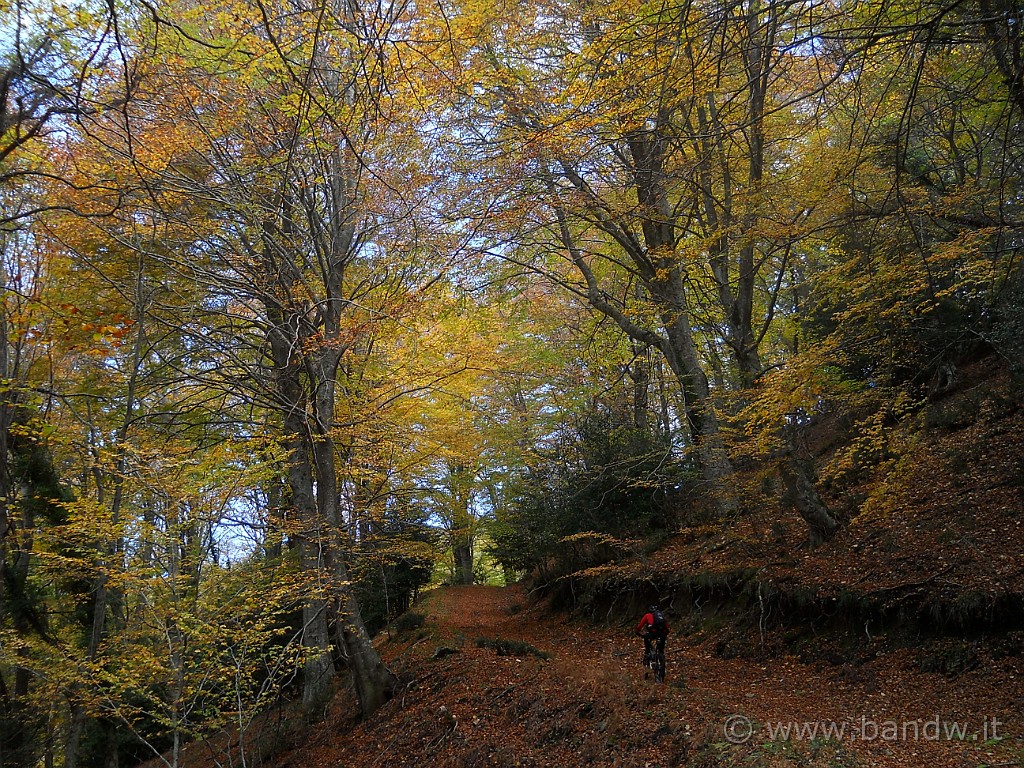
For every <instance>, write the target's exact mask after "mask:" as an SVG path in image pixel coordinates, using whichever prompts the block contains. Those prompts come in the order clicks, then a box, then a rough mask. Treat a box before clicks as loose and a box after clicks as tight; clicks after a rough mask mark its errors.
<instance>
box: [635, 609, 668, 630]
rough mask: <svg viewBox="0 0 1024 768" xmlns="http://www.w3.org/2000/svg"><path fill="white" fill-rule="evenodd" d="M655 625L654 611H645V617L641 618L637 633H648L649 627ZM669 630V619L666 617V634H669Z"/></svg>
mask: <svg viewBox="0 0 1024 768" xmlns="http://www.w3.org/2000/svg"><path fill="white" fill-rule="evenodd" d="M653 626H654V614H653V613H645V614H644V617H643V618H642V619H640V623H639V624H637V625H636V633H637V634H638V635H643V634H645V633H646V631H647V627H653ZM668 631H669V630H668V619H665V630H664V634H666V635H667V634H668Z"/></svg>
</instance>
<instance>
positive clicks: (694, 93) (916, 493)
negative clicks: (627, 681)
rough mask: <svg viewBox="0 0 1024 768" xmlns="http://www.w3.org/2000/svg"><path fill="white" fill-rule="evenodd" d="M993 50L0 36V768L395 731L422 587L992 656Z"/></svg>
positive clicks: (867, 0) (205, 34)
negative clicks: (653, 607)
mask: <svg viewBox="0 0 1024 768" xmlns="http://www.w3.org/2000/svg"><path fill="white" fill-rule="evenodd" d="M1022 32H1024V3H1022V2H1020V0H863V1H862V2H845V1H844V0H678V1H677V2H668V1H667V0H607V1H606V2H602V3H595V2H592V0H534V1H533V2H529V1H527V0H433V2H429V3H414V2H411V0H378V1H377V2H360V0H318V1H317V2H311V1H308V0H207V1H206V2H203V3H196V2H191V1H190V0H104V1H103V2H100V1H99V0H63V1H58V0H0V200H2V203H0V280H2V289H0V768H34V767H35V766H45V767H46V768H52V767H53V766H58V767H60V766H62V767H63V768H116V767H117V766H134V765H136V764H139V763H141V762H143V761H146V760H152V759H156V762H154V763H152V765H154V766H155V765H160V766H165V767H166V768H179V766H185V765H196V764H197V763H196V762H195V761H194V760H193V761H192V762H189V759H186V758H187V754H188V750H187V746H188V745H189V744H191V743H193V742H195V741H196V740H197V739H201V738H208V737H209V738H212V737H213V736H214V735H216V734H221V735H225V734H226V735H229V736H225V738H227V741H226V742H225V743H226V744H227V743H229V742H230V743H231V744H233V745H234V746H226V747H224V753H223V755H221V756H220V757H216V758H214V762H213V763H208V764H209V765H211V766H212V765H214V764H215V765H217V766H222V765H233V766H234V765H241V766H255V765H261V766H262V765H267V766H277V765H278V764H277V763H274V762H273V758H272V757H271V756H269V755H271V752H269V751H266V750H268V749H269V747H267V746H266V744H263V745H262V746H260V748H259V749H262V750H264V752H262V753H260V754H261V757H260V759H259V760H257V759H256V758H255V757H254V755H255V754H256V752H255V751H252V750H256V747H255V746H253V747H252V748H251V750H250V751H248V752H247V751H246V749H247V747H246V745H247V744H249V743H250V742H251V743H252V744H254V745H255V744H256V742H257V741H258V738H257V737H258V734H259V733H260V732H261V731H262V730H264V729H265V728H266V726H267V722H268V721H267V717H268V713H272V712H278V713H280V712H282V711H284V708H287V709H288V711H289V712H298V713H300V714H299V715H296V717H298V718H299V719H301V720H304V721H305V722H309V723H315V722H317V721H322V720H323V718H324V717H326V716H327V714H326V713H328V712H330V711H333V710H332V709H331V708H332V707H335V708H336V707H338V706H341V705H339V704H338V703H337V702H338V701H339V699H337V697H336V694H337V691H338V690H339V688H343V689H344V690H345V691H346V692H347V693H346V694H345V695H346V696H348V698H347V699H345V701H346V702H348V703H347V704H345V705H344V706H343V709H344V713H343V717H345V718H349V719H348V720H345V722H348V723H350V724H351V727H353V728H354V727H355V724H356V723H360V722H363V723H366V722H371V719H372V718H373V717H374V716H375V713H379V712H383V711H385V710H387V708H388V707H394V706H397V705H396V704H395V702H396V700H399V699H400V700H401V701H403V702H404V701H405V693H402V692H403V691H404V692H408V690H410V689H409V687H408V679H407V677H408V674H407V673H406V672H403V671H401V669H399V668H400V667H402V664H403V663H405V662H401V660H399V661H398V662H396V659H395V657H394V656H393V655H390V654H389V653H385V652H383V651H382V644H381V638H384V637H390V636H391V635H392V634H394V633H395V632H398V631H400V630H402V622H403V617H405V623H406V625H408V626H411V625H412V623H417V621H421V620H422V619H423V617H422V616H419V614H416V613H415V612H412V613H409V611H410V609H413V611H415V610H416V609H415V607H414V603H415V601H416V600H417V599H418V598H419V597H420V596H421V595H422V594H423V593H424V592H426V591H427V590H429V589H431V588H434V587H439V586H440V585H442V584H444V585H453V586H452V588H453V589H456V590H458V589H462V588H463V586H459V585H473V584H478V585H482V584H490V585H497V584H502V585H503V584H509V585H511V584H516V583H525V584H527V585H528V593H529V595H530V596H531V599H539V598H543V599H545V600H548V601H549V609H550V610H556V609H558V610H570V611H572V612H573V615H575V616H577V617H581V620H582V617H586V619H587V620H604V621H606V622H607V621H608V617H609V616H613V615H614V616H615V617H616V620H619V618H621V617H620V616H619V614H621V616H624V617H625V618H622V619H621V620H622V621H624V622H626V623H630V622H632V623H635V621H636V616H635V615H634V614H635V613H636V611H637V609H638V608H639V607H640V606H642V605H646V604H647V602H650V601H654V600H662V601H665V600H666V599H669V598H671V605H672V620H673V622H674V623H675V624H677V625H682V624H684V623H686V622H687V621H689V622H690V625H689V626H690V629H691V630H692V632H693V633H695V634H694V637H697V638H698V639H699V638H701V637H704V635H702V634H701V633H702V632H705V631H707V632H710V631H711V628H709V626H710V625H709V623H708V621H710V619H709V616H708V613H707V611H708V609H707V606H708V605H711V604H714V605H715V606H719V607H721V608H722V610H723V611H725V612H726V613H727V612H728V610H729V609H728V606H733V608H734V609H735V613H734V614H730V615H731V616H732V618H733V619H735V622H734V623H733V624H732V625H731V627H732V630H730V631H731V632H732V634H727V635H726V634H719V635H717V636H716V638H715V639H714V640H711V641H708V642H709V643H711V644H712V645H714V644H716V643H717V646H716V647H717V648H718V656H719V657H722V658H729V657H730V656H732V657H738V656H741V657H745V658H752V657H758V654H760V655H761V657H764V658H783V657H785V658H788V656H786V654H787V653H790V652H795V650H794V649H796V650H800V652H801V653H804V652H806V653H812V650H813V649H811V647H812V646H815V645H816V644H817V645H822V646H823V645H824V644H825V641H823V640H818V639H816V638H817V634H816V633H817V632H818V631H819V629H818V628H819V627H820V626H822V623H821V622H822V621H823V620H822V619H821V617H822V616H828V617H835V616H836V610H839V611H840V612H841V613H842V614H843V615H844V616H846V617H848V623H849V627H853V628H854V629H851V630H850V631H851V632H852V633H853V634H854V635H856V636H857V637H858V638H860V639H859V640H858V641H857V642H863V643H869V642H874V641H875V640H876V638H877V637H878V636H879V633H881V632H888V631H891V632H893V633H896V632H897V630H899V631H908V632H909V631H910V630H908V629H907V628H908V627H914V628H915V629H914V630H913V631H914V632H916V633H918V634H916V635H914V638H917V639H914V640H913V641H911V640H907V641H906V644H905V646H903V647H905V648H909V647H911V646H913V645H914V644H915V643H919V642H920V637H921V636H922V635H921V634H920V633H922V632H924V633H926V634H927V635H928V636H929V637H937V638H940V640H941V642H942V643H945V645H942V650H936V651H935V652H934V653H932V654H931V655H929V656H927V659H926V661H925V662H924V663H923V666H922V669H923V670H924V671H925V672H935V673H939V674H940V675H945V676H946V677H947V678H949V679H953V678H956V677H957V676H958V675H960V674H961V673H965V672H967V671H969V670H970V669H973V668H975V667H977V666H978V665H984V663H985V662H986V661H987V660H988V661H991V660H992V659H997V660H998V659H1003V658H1015V659H1019V658H1021V657H1024V633H1022V632H1021V630H1022V629H1024V619H1022V617H1024V563H1022V560H1021V546H1022V545H1024V531H1022V530H1021V528H1020V519H1021V515H1022V510H1024V506H1022V503H1024V499H1022V488H1024V408H1022V407H1021V406H1022V405H1024V388H1022V385H1021V384H1022V377H1024V269H1022V261H1021V259H1022V254H1024V177H1022V174H1024V39H1022ZM522 579H525V580H526V581H525V582H521V581H520V580H522ZM452 594H462V593H459V592H453V593H452ZM467 594H469V593H467ZM474 594H475V593H474ZM677 598H678V599H677ZM452 599H454V598H452ZM474 599H475V598H474ZM524 599H525V598H524ZM684 603H685V604H686V607H685V608H684V607H683V604H684ZM438 605H439V604H438ZM524 605H525V604H524ZM836 605H838V606H839V608H838V609H837V608H836V607H835V606H836ZM737 606H739V607H737ZM829 606H831V607H829ZM438 610H440V609H438ZM509 610H516V611H519V610H525V608H524V607H523V606H520V605H519V604H518V603H517V604H516V605H515V606H512V607H511V608H510V609H509ZM531 610H533V609H531ZM716 610H718V609H717V608H716ZM702 611H703V613H702ZM627 614H628V615H627ZM410 616H411V617H413V618H412V619H410V618H408V617H410ZM417 616H419V619H418V620H417V619H416V617H417ZM711 619H713V620H714V621H716V622H720V621H721V614H716V615H715V616H714V617H711ZM830 620H831V619H830ZM557 621H562V619H557ZM744 622H745V623H744ZM816 622H817V623H816ZM623 626H625V624H623ZM715 626H716V627H718V628H719V629H722V631H723V632H725V631H726V630H725V629H723V628H722V627H721V626H719V625H717V624H716V625H715ZM807 626H813V628H814V630H813V633H812V634H813V635H814V636H813V637H812V636H811V635H809V634H806V633H804V634H801V633H802V632H803V630H802V629H800V628H801V627H807ZM396 627H398V629H396ZM742 627H745V628H746V630H748V631H747V635H744V637H748V636H749V637H748V640H749V642H748V640H742V638H741V635H742V634H743V633H742V632H741V631H740V628H742ZM849 627H847V629H849ZM854 630H855V631H854ZM402 631H416V630H415V628H413V629H412V630H402ZM460 631H461V630H460ZM467 631H468V630H467ZM581 631H582V630H581ZM836 631H839V630H836ZM844 631H845V630H844ZM524 637H525V635H524ZM907 637H909V635H908V636H907ZM750 638H753V639H750ZM773 638H775V639H777V640H778V642H779V643H783V644H784V645H785V644H788V645H786V647H784V648H783V647H781V646H779V647H774V646H772V642H774V640H773ZM779 638H781V639H779ZM993 638H994V639H993ZM527 639H529V638H527ZM424 642H426V641H424ZM694 642H695V643H696V642H697V640H695V641H694ZM851 642H852V641H851ZM993 642H994V643H997V644H998V647H999V648H1002V649H1003V650H1002V651H1001V654H1002V655H998V654H995V655H993V654H994V652H990V643H993ZM979 643H980V645H979ZM797 646H799V649H798V648H797ZM937 647H938V646H937ZM992 647H995V646H992ZM801 649H802V650H801ZM809 649H810V650H809ZM438 650H441V647H440V646H439V647H438ZM848 651H849V649H848V648H847V649H846V650H844V651H843V653H848ZM467 652H468V649H467ZM814 652H815V653H818V655H821V654H824V653H826V651H824V650H821V649H820V648H819V649H818V650H817V651H814ZM499 653H500V651H499ZM766 654H767V655H766ZM771 654H775V655H774V656H772V655H771ZM463 655H465V654H463ZM815 658H817V656H816V657H815ZM872 658H874V657H872ZM438 663H441V662H438ZM445 663H448V660H446V661H445ZM451 663H455V662H454V661H453V662H451ZM524 663H528V664H537V665H541V664H543V663H545V662H543V660H542V659H540V658H533V659H530V660H528V661H527V662H524ZM769 663H771V662H769ZM993 663H994V662H993ZM396 664H397V666H396ZM780 665H781V662H780ZM929 665H930V666H929ZM780 668H781V666H780ZM1016 669H1017V670H1018V671H1019V667H1017V668H1016ZM1003 672H1005V678H1000V675H1002V674H1003ZM1003 672H994V673H993V675H990V678H991V679H996V680H997V682H998V681H1000V680H1001V681H1002V682H1004V683H1006V685H1008V686H1009V688H1005V687H1004V690H1009V691H1010V692H1011V693H1013V692H1015V694H1014V695H1016V696H1017V697H1018V698H1017V699H1015V701H1016V705H1014V706H1017V707H1018V710H1019V709H1020V707H1019V706H1018V705H1020V704H1021V702H1024V690H1022V689H1021V685H1024V675H1021V676H1020V677H1018V678H1016V679H1015V682H1012V683H1010V677H1011V675H1010V674H1009V672H1007V671H1006V668H1003ZM638 674H639V673H638ZM993 676H994V677H993ZM667 688H668V686H666V689H667ZM509 690H511V689H509ZM399 693H402V695H401V696H399ZM665 695H669V694H665ZM509 700H511V699H510V698H506V701H509ZM578 705H579V707H584V706H585V703H579V704H578ZM525 706H527V705H526V704H524V707H525ZM573 706H576V704H573ZM387 711H390V710H387ZM446 711H447V710H446ZM581 711H582V710H581ZM460 722H461V721H460ZM605 723H606V724H607V719H606V720H605ZM606 727H608V726H607V725H606ZM455 730H456V729H455V727H454V726H453V727H452V729H451V733H454V732H455ZM604 730H605V729H602V732H604ZM447 733H448V732H445V734H442V735H441V736H440V737H438V738H439V740H438V741H437V745H441V746H443V745H450V744H451V741H452V740H451V739H450V738H449V737H448V735H447ZM603 738H605V737H603ZM606 738H607V739H608V740H609V743H610V741H611V737H606ZM679 738H682V736H680V737H679ZM686 738H687V739H688V740H689V739H691V736H689V735H688V736H687V737H686ZM247 739H248V741H247ZM1017 741H1018V743H1017V746H1016V747H1015V748H1016V749H1017V751H1016V752H1014V753H1012V754H1009V755H1008V756H1007V755H1003V756H1002V758H1001V759H1002V760H1003V762H1001V763H999V764H1001V765H1021V764H1022V763H1021V762H1020V761H1021V760H1024V744H1020V743H1019V742H1020V739H1018V740H1017ZM210 743H213V742H212V741H211V742H210ZM618 743H619V742H616V745H618ZM696 743H697V742H695V741H687V747H686V750H690V751H689V752H687V755H688V756H685V755H684V756H682V757H679V758H678V759H677V762H674V763H672V765H690V764H692V765H708V766H710V765H739V764H743V765H755V763H752V762H743V763H740V762H728V760H738V758H737V757H736V756H735V755H732V756H731V757H730V756H728V755H727V756H725V757H722V756H719V757H718V758H716V759H718V760H720V761H721V762H713V761H712V758H711V757H710V756H709V755H710V752H707V751H705V752H704V753H702V754H703V757H701V760H703V762H701V761H700V760H698V761H697V762H689V763H687V762H685V761H686V760H693V759H695V758H694V757H693V756H694V754H695V752H694V750H695V749H696V747H695V746H694V745H695V744H696ZM711 744H712V742H711V741H707V745H706V746H707V749H708V750H710V749H711ZM496 745H497V742H496ZM291 746H294V744H292V745H291ZM497 748H498V747H497V746H495V749H497ZM602 748H604V747H602ZM609 748H610V747H609ZM616 748H618V746H616ZM211 749H212V747H211ZM232 750H234V751H232ZM686 750H683V751H684V752H685V751H686ZM495 754H496V753H495ZM606 757H607V756H606ZM351 759H352V762H351V763H348V764H351V765H361V764H364V763H361V762H359V761H357V760H356V759H355V758H351ZM422 759H429V757H424V758H422ZM459 759H460V760H462V761H463V762H461V763H459V762H452V763H443V764H452V765H456V764H458V765H466V766H471V765H481V766H482V765H491V764H495V765H497V764H507V765H513V764H515V765H519V764H520V763H519V762H511V758H509V762H507V763H500V761H499V762H494V760H496V758H493V755H492V757H491V758H487V757H486V756H478V759H477V762H473V761H472V760H470V758H468V757H465V755H464V756H463V757H461V758H459ZM880 759H881V758H880ZM488 760H491V762H488ZM602 761H603V762H602ZM293 764H296V765H299V764H303V763H302V762H298V763H293ZM309 764H312V763H309ZM323 764H325V765H326V764H328V763H326V762H325V763H323ZM330 764H335V763H330ZM338 764H342V765H344V764H346V763H344V762H342V763H338ZM400 764H406V763H401V761H400ZM408 764H412V763H411V762H410V763H408ZM428 764H429V763H428ZM435 764H437V765H441V764H442V763H440V762H439V763H435ZM524 764H538V763H524ZM540 764H543V763H540ZM562 764H565V763H562ZM593 764H607V765H612V764H631V763H621V762H614V761H613V760H611V758H607V759H605V758H601V757H599V756H595V758H594V761H593ZM639 764H643V763H639ZM648 764H651V765H654V764H656V763H648ZM773 764H775V763H773ZM779 764H786V765H791V764H794V763H792V762H789V763H779ZM799 764H801V765H806V764H808V763H806V762H805V763H799ZM815 764H817V763H815ZM821 764H822V765H825V763H821ZM828 764H829V765H838V764H839V763H835V762H833V763H828ZM852 764H853V763H842V765H852ZM858 764H860V763H858ZM879 764H881V763H879ZM908 764H911V765H913V764H915V763H913V762H910V763H908ZM916 764H921V765H925V764H938V763H925V762H921V763H916ZM965 764H967V763H957V765H965ZM971 764H972V765H973V764H981V762H978V763H971ZM280 765H284V763H281V764H280ZM756 765H761V763H756Z"/></svg>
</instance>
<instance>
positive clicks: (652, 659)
mask: <svg viewBox="0 0 1024 768" xmlns="http://www.w3.org/2000/svg"><path fill="white" fill-rule="evenodd" d="M643 664H644V666H645V667H647V668H648V669H649V670H651V672H653V673H654V682H656V683H663V682H665V640H664V639H661V640H658V639H655V640H652V641H651V650H650V652H648V651H647V650H646V649H645V650H644V661H643Z"/></svg>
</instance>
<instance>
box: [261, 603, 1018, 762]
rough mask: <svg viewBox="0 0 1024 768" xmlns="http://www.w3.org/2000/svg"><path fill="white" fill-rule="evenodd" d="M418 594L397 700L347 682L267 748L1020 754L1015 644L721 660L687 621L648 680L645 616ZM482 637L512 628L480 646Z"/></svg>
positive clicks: (553, 758) (707, 756)
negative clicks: (956, 658) (938, 664)
mask: <svg viewBox="0 0 1024 768" xmlns="http://www.w3.org/2000/svg"><path fill="white" fill-rule="evenodd" d="M417 610H419V611H420V612H422V613H424V614H425V615H426V620H425V622H424V624H423V625H422V626H421V627H420V628H418V629H413V630H411V631H407V632H405V633H403V634H401V635H397V636H395V637H393V638H391V639H388V638H382V639H381V640H380V642H379V647H380V650H381V652H382V653H383V655H384V657H385V658H386V660H387V661H388V663H389V664H390V665H391V666H392V669H394V670H395V671H396V672H397V673H398V674H399V675H400V677H401V679H402V688H401V690H400V691H399V693H398V695H397V696H396V698H395V699H394V701H392V702H391V703H390V704H388V705H387V706H386V707H385V708H384V709H383V710H382V711H381V712H379V713H378V715H377V716H375V717H374V718H372V719H371V720H369V721H368V722H365V723H361V724H357V723H355V722H353V721H352V720H351V719H350V718H349V717H347V716H346V715H345V714H343V713H342V710H347V711H350V710H349V709H348V707H349V706H350V705H351V703H350V701H349V700H348V697H347V696H346V695H345V694H340V695H339V696H338V697H337V698H336V700H335V703H334V705H333V708H332V712H331V713H330V714H329V716H328V719H327V720H326V721H325V722H324V723H321V724H320V725H318V726H313V727H311V729H310V730H308V731H306V732H304V733H303V734H302V735H301V737H300V738H299V739H296V740H295V741H294V742H293V743H295V744H298V746H294V747H293V748H292V749H290V750H289V751H287V752H285V753H283V754H281V755H280V756H279V758H278V759H276V760H273V761H270V762H269V763H268V764H270V765H273V766H275V768H286V767H293V766H294V767H295V768H299V767H300V766H301V767H303V768H304V767H305V766H346V767H347V766H353V767H355V766H367V767H368V766H377V765H380V766H384V765H389V764H392V765H395V764H397V765H414V764H423V765H433V766H466V767H467V768H468V767H470V766H548V765H550V766H568V765H605V766H651V767H654V766H663V767H668V766H830V767H838V766H949V768H961V767H962V766H982V765H986V766H1011V765H1021V764H1022V761H1024V738H1022V737H1024V719H1022V716H1021V713H1022V711H1024V664H1022V660H1021V658H1020V657H1007V658H1004V659H1001V660H999V661H991V660H989V661H986V662H985V663H984V664H981V665H979V666H978V667H976V668H975V669H972V670H970V671H967V672H963V673H961V674H959V675H957V676H956V677H952V678H950V677H947V676H945V675H943V674H939V673H925V672H922V671H920V666H919V664H918V662H917V656H916V655H915V651H914V649H904V650H896V651H892V652H888V653H882V654H879V655H878V656H876V657H874V658H872V659H870V660H869V661H864V662H862V663H849V664H830V663H827V662H820V663H813V664H805V663H801V662H800V661H798V660H797V659H795V658H793V657H788V656H785V655H781V656H775V657H773V658H766V659H765V660H763V661H761V660H752V659H749V658H746V659H741V658H733V659H722V658H718V657H716V655H715V654H714V643H713V642H711V641H709V640H707V639H705V640H703V641H697V639H696V638H694V639H693V640H692V641H691V640H688V639H687V638H686V637H679V636H674V637H673V638H671V639H670V642H669V646H668V654H667V655H668V680H667V682H666V684H664V685H658V684H655V683H654V682H653V681H651V680H645V679H644V674H643V669H642V668H641V667H640V665H639V658H640V647H641V642H640V640H639V639H638V638H636V637H634V636H632V635H631V627H632V622H633V620H634V617H632V616H629V617H627V616H622V617H610V618H611V619H612V621H611V622H610V626H608V627H600V626H596V625H593V624H590V623H587V622H582V621H575V620H567V618H566V615H565V614H560V613H554V612H551V611H550V610H549V609H548V608H547V607H546V606H545V605H543V604H535V605H528V604H527V600H526V597H525V595H524V592H523V590H522V588H521V587H510V588H495V587H479V586H477V587H448V588H442V589H438V590H435V591H433V592H431V593H429V594H428V595H427V596H425V598H424V599H423V600H422V601H421V603H420V606H419V607H418V609H417ZM479 638H484V639H487V640H505V641H509V642H507V643H505V644H500V643H497V644H496V643H487V644H483V647H480V645H478V639H479ZM495 645H497V646H499V648H498V650H496V649H495V647H494V646H495ZM439 649H441V650H439ZM445 649H447V650H445ZM499 650H501V651H503V652H506V653H511V654H518V655H499ZM534 650H536V651H537V652H539V653H541V654H545V655H547V656H549V658H547V659H544V658H541V657H540V656H539V655H537V654H535V653H534V652H533V651H534ZM789 723H793V724H794V728H795V727H796V726H798V725H803V724H804V723H806V724H807V726H806V728H808V729H813V728H814V727H815V726H816V725H817V727H818V729H819V730H818V731H817V732H816V733H813V732H811V731H810V730H805V731H804V733H803V734H802V735H799V736H798V735H797V733H796V731H795V730H794V731H793V732H791V733H790V736H789V738H786V737H785V736H784V735H783V734H782V733H781V732H780V731H776V732H775V733H774V738H773V733H772V728H784V727H786V726H787V724H789ZM748 724H749V726H748ZM776 724H777V725H776ZM827 727H833V728H843V729H845V730H844V731H843V732H842V733H841V734H840V733H839V732H838V731H836V730H833V731H831V732H830V733H825V731H824V729H825V728H827ZM730 728H731V730H729V729H730ZM961 729H962V730H961ZM751 730H752V732H751ZM730 736H731V740H730ZM748 736H749V738H747V737H748ZM915 736H916V737H915Z"/></svg>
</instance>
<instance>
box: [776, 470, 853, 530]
mask: <svg viewBox="0 0 1024 768" xmlns="http://www.w3.org/2000/svg"><path fill="white" fill-rule="evenodd" d="M779 474H781V475H782V482H783V483H784V484H785V486H786V492H785V494H784V495H783V501H785V502H787V503H789V504H792V505H793V506H794V507H796V510H797V512H799V513H800V517H802V518H803V520H804V522H805V523H807V527H808V531H809V537H810V538H809V541H810V545H811V546H812V547H817V546H818V545H819V544H823V543H824V542H826V541H828V540H829V539H830V538H832V536H833V535H834V534H835V532H836V529H838V527H839V523H838V522H837V521H836V519H835V518H834V517H833V516H832V513H831V512H830V511H829V509H828V507H827V506H825V503H824V502H823V501H822V500H821V496H819V495H818V490H817V488H816V487H815V485H814V480H813V477H812V470H811V467H810V466H809V464H808V463H807V462H806V461H801V460H800V459H797V458H796V457H795V456H793V455H792V454H791V453H790V454H788V455H787V456H786V457H784V458H783V460H782V463H781V464H780V465H779Z"/></svg>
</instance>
